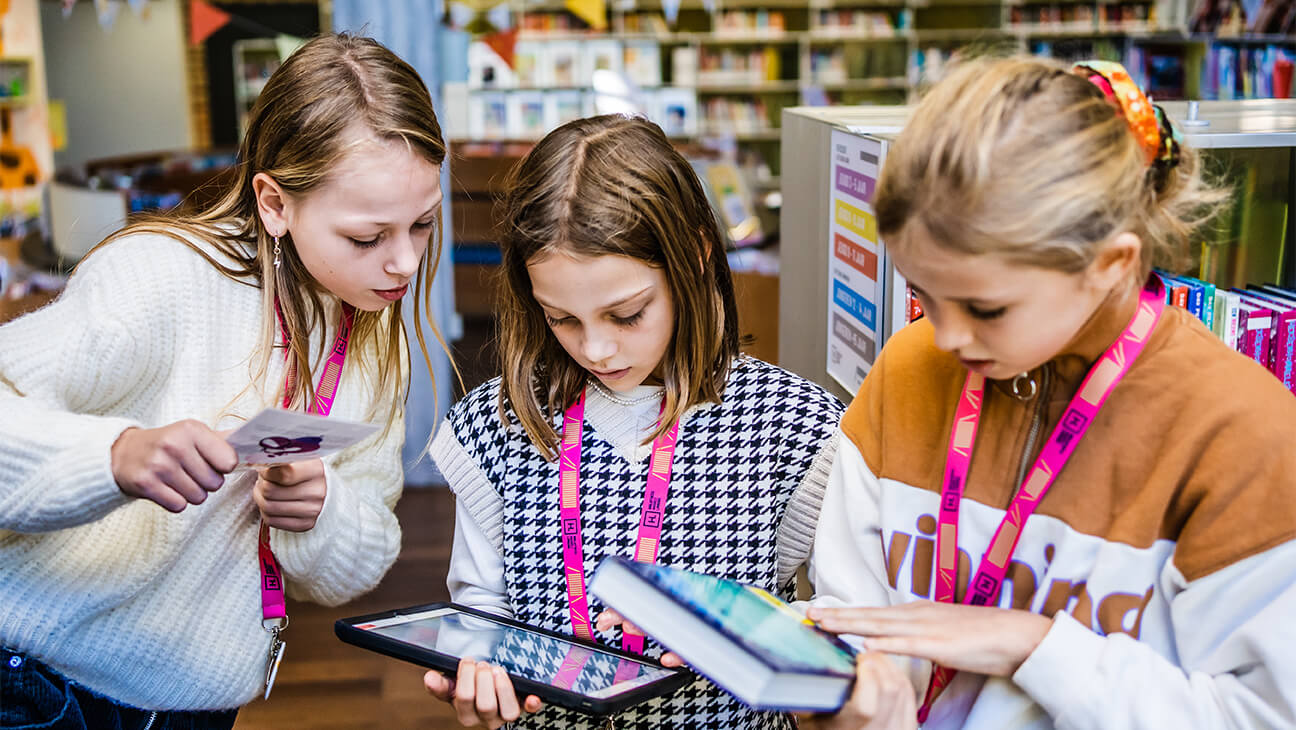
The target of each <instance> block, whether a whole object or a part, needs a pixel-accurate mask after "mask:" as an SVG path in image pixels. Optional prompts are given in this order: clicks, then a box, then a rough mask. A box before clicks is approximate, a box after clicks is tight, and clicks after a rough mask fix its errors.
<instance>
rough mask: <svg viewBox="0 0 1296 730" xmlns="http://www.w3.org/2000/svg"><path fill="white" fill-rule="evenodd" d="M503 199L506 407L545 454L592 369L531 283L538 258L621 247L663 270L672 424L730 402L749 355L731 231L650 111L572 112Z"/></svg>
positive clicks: (665, 373)
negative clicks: (738, 366) (557, 330)
mask: <svg viewBox="0 0 1296 730" xmlns="http://www.w3.org/2000/svg"><path fill="white" fill-rule="evenodd" d="M507 189H508V193H507V195H506V196H505V199H504V201H503V209H504V210H503V216H502V221H501V227H502V231H501V236H500V246H501V249H502V253H503V271H502V274H503V286H501V287H500V289H501V300H502V302H501V305H502V306H501V308H500V318H499V342H500V360H501V362H502V363H503V365H504V373H503V382H502V383H501V386H500V400H499V408H500V417H501V419H503V420H504V422H505V423H506V424H507V423H508V422H509V418H508V415H507V413H508V408H509V407H510V406H511V407H512V409H513V412H514V413H515V414H516V415H517V419H518V420H519V421H520V422H521V424H522V427H523V428H524V429H526V432H527V435H528V436H529V437H530V439H531V442H532V443H534V444H535V446H536V448H537V449H539V450H540V452H541V453H542V454H543V455H544V456H545V458H546V459H551V458H553V455H554V453H555V449H556V448H557V445H558V434H557V433H556V432H555V430H554V426H553V423H552V420H551V419H552V418H553V417H554V416H555V415H556V414H557V413H560V412H562V410H563V409H565V408H566V407H567V406H568V405H570V404H571V403H573V402H574V401H575V400H576V398H577V397H578V396H579V395H580V392H581V389H582V388H584V386H585V383H586V381H587V380H588V378H589V373H588V372H586V371H585V369H584V368H582V367H581V366H580V365H579V364H577V363H576V361H575V360H573V359H572V358H571V356H569V355H568V354H567V352H566V351H565V350H564V349H563V347H562V345H560V344H559V343H558V340H557V338H556V337H554V335H553V332H551V331H550V329H549V325H548V324H547V323H546V322H545V318H544V312H543V310H541V308H540V305H539V304H538V303H537V302H536V301H535V298H534V297H533V296H532V293H531V277H530V275H529V274H528V272H527V264H528V263H529V262H531V261H532V260H533V259H535V258H536V257H544V256H548V255H550V254H552V253H554V252H557V251H564V252H569V253H573V254H578V255H582V256H604V255H618V256H629V257H630V258H633V259H636V260H638V261H642V262H644V263H645V264H647V265H649V266H652V267H655V268H658V269H661V270H662V271H663V272H664V273H665V276H666V281H667V283H668V284H669V287H670V295H671V299H672V301H673V302H674V305H675V317H676V322H675V333H674V337H673V338H672V340H671V343H670V345H669V346H668V347H667V348H666V354H665V355H664V356H663V359H662V378H663V380H664V381H665V386H666V405H665V410H664V411H663V413H662V418H661V425H660V426H659V427H658V428H657V431H656V432H655V433H654V434H653V437H655V436H657V435H658V434H660V433H662V432H664V431H665V430H666V429H667V428H668V427H669V426H670V424H671V423H674V422H675V421H676V420H678V419H679V417H680V416H681V415H682V414H683V413H684V411H685V410H686V409H687V408H688V407H689V406H692V405H694V404H697V403H702V402H706V401H712V402H719V401H720V397H721V394H722V392H723V390H724V384H725V381H726V380H727V379H728V376H729V368H730V365H731V363H732V362H733V360H734V358H736V357H737V356H738V315H737V307H736V306H735V304H734V294H733V281H732V279H731V277H730V274H729V264H728V260H727V259H726V258H725V250H724V248H725V236H724V234H723V233H722V232H721V229H720V226H719V224H718V222H717V221H716V218H715V214H714V213H713V211H712V209H711V206H710V203H709V202H708V200H707V197H706V193H705V192H704V190H703V188H702V184H701V183H700V182H699V181H698V178H697V175H696V174H695V173H694V171H693V168H692V167H691V166H690V165H689V163H688V162H687V161H686V160H685V159H684V158H683V157H682V156H681V155H680V154H679V152H677V151H676V150H675V148H674V147H672V146H671V144H670V141H669V140H667V139H666V135H664V134H663V133H662V131H661V129H659V128H658V127H657V125H655V124H652V123H651V122H648V121H646V120H643V119H640V118H636V117H628V116H619V115H608V116H601V117H593V118H590V119H579V120H576V121H574V122H569V123H567V124H564V125H563V126H561V127H558V128H557V129H555V130H554V131H552V132H550V133H549V134H548V135H546V136H545V138H544V139H542V140H541V141H540V142H539V143H538V144H537V145H536V146H535V147H534V148H533V149H532V150H531V152H530V153H529V154H527V156H526V157H525V158H523V159H522V160H521V161H520V162H519V163H518V164H517V166H515V167H514V169H513V171H512V173H511V175H510V178H509V183H508V186H507Z"/></svg>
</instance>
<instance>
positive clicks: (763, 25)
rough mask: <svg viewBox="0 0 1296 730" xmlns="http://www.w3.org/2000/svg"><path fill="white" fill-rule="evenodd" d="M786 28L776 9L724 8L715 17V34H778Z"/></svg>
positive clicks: (781, 14)
mask: <svg viewBox="0 0 1296 730" xmlns="http://www.w3.org/2000/svg"><path fill="white" fill-rule="evenodd" d="M786 30H787V21H786V19H785V18H784V17H783V13H782V12H780V11H778V10H765V9H763V8H762V9H759V10H726V11H724V12H722V13H720V15H719V16H718V17H717V18H716V22H715V34H716V35H717V36H725V35H739V36H751V35H779V34H781V33H783V32H784V31H786Z"/></svg>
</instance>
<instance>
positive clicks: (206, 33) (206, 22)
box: [189, 0, 230, 46]
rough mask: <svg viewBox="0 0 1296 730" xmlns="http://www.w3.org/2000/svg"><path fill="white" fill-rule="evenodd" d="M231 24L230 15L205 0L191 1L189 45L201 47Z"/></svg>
mask: <svg viewBox="0 0 1296 730" xmlns="http://www.w3.org/2000/svg"><path fill="white" fill-rule="evenodd" d="M229 22H230V14H229V13H227V12H225V11H224V10H221V9H220V8H218V7H216V6H214V5H212V4H211V3H206V2H203V0H189V45H191V46H197V45H201V44H202V42H203V41H205V40H207V39H208V38H209V37H211V34H212V33H215V32H216V31H218V30H220V29H221V28H224V27H225V26H226V24H228V23H229Z"/></svg>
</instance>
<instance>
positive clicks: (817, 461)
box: [778, 432, 839, 584]
mask: <svg viewBox="0 0 1296 730" xmlns="http://www.w3.org/2000/svg"><path fill="white" fill-rule="evenodd" d="M838 435H839V432H833V435H832V436H830V437H829V438H828V440H827V441H825V442H824V445H823V447H821V448H820V449H819V453H818V454H816V455H815V458H814V461H812V462H811V463H810V468H809V469H808V470H806V474H805V476H804V477H803V478H802V479H801V484H800V485H799V486H798V487H797V490H796V491H795V492H793V494H792V498H791V499H790V500H788V505H787V509H786V510H785V511H784V513H783V520H782V522H780V523H779V529H778V548H779V550H778V575H779V583H780V584H782V583H783V582H784V581H786V580H789V579H790V578H791V577H792V576H793V575H794V574H795V573H796V569H797V568H798V567H799V566H800V565H801V564H802V563H804V562H805V561H806V559H808V558H809V557H810V550H811V549H812V548H813V546H814V539H815V531H816V529H818V526H819V512H820V509H821V508H822V507H823V498H824V492H825V491H827V489H828V477H829V475H830V474H831V473H832V463H833V458H834V457H835V456H836V455H837V440H838Z"/></svg>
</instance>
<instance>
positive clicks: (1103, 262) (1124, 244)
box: [1085, 231, 1143, 292]
mask: <svg viewBox="0 0 1296 730" xmlns="http://www.w3.org/2000/svg"><path fill="white" fill-rule="evenodd" d="M1142 261H1143V241H1142V240H1141V239H1140V238H1139V237H1138V236H1137V235H1136V234H1134V233H1130V232H1129V231H1126V232H1124V233H1121V234H1118V235H1117V236H1116V237H1115V238H1113V239H1111V240H1110V241H1108V242H1107V243H1106V244H1104V245H1103V247H1102V248H1101V249H1100V250H1099V251H1098V255H1097V256H1095V257H1094V260H1093V261H1092V262H1090V264H1089V268H1087V269H1086V270H1085V279H1086V280H1087V282H1088V284H1089V286H1090V287H1092V288H1094V289H1097V290H1100V291H1104V292H1108V291H1111V290H1112V289H1114V288H1116V287H1117V286H1118V285H1120V284H1121V283H1122V282H1124V281H1133V280H1134V277H1135V276H1136V274H1137V272H1138V271H1139V268H1140V266H1141V264H1142Z"/></svg>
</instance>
